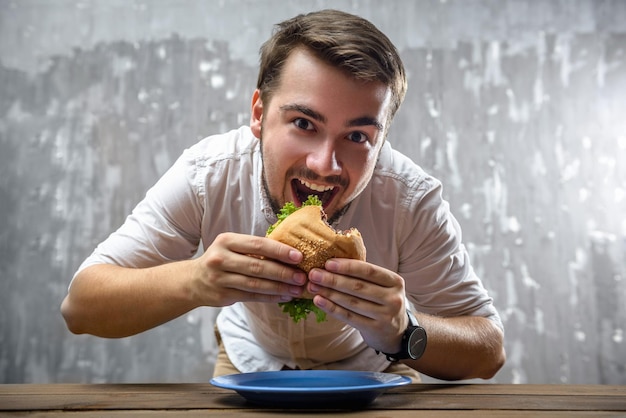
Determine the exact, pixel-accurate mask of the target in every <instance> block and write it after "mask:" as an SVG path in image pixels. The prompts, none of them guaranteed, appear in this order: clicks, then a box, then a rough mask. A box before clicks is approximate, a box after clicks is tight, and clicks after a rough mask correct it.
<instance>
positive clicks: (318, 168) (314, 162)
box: [307, 140, 341, 177]
mask: <svg viewBox="0 0 626 418" xmlns="http://www.w3.org/2000/svg"><path fill="white" fill-rule="evenodd" d="M307 167H308V168H309V169H310V170H312V171H314V172H315V173H317V174H318V175H319V176H322V177H326V176H336V175H339V174H341V163H340V162H339V158H338V155H337V149H336V147H335V144H334V143H333V141H330V140H328V141H324V142H319V143H317V144H316V146H315V147H314V148H313V149H312V150H311V151H310V152H309V155H308V156H307Z"/></svg>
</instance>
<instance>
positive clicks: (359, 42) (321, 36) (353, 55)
mask: <svg viewBox="0 0 626 418" xmlns="http://www.w3.org/2000/svg"><path fill="white" fill-rule="evenodd" d="M303 46H304V47H306V48H307V49H309V50H310V51H313V52H314V53H315V54H316V55H317V56H318V57H319V58H320V59H321V60H323V61H324V62H326V63H328V64H330V65H332V66H334V67H336V68H339V69H341V70H344V71H346V72H347V73H348V74H351V75H352V76H353V77H354V78H355V79H358V80H365V81H380V82H382V83H384V84H385V85H387V86H388V87H389V88H390V89H391V94H392V103H391V112H390V114H389V119H390V120H391V119H392V118H393V116H394V114H395V113H396V111H397V110H398V108H399V107H400V104H401V103H402V101H403V100H404V95H405V93H406V88H407V82H406V74H405V71H404V65H403V64H402V60H401V59H400V56H399V54H398V51H397V50H396V47H395V46H394V45H393V44H392V43H391V41H390V40H389V38H387V36H385V34H383V33H382V32H381V31H379V30H378V28H376V26H374V25H373V24H372V23H371V22H369V21H367V20H365V19H363V18H361V17H358V16H355V15H352V14H349V13H345V12H341V11H338V10H321V11H318V12H313V13H309V14H304V15H298V16H296V17H294V18H291V19H288V20H285V21H284V22H281V23H279V24H277V25H276V27H275V30H274V33H273V35H272V37H271V38H270V39H269V40H268V41H267V42H265V43H264V44H263V45H262V46H261V50H260V52H261V64H260V68H259V77H258V80H257V88H258V89H259V90H260V92H261V99H262V100H263V101H264V102H269V100H270V98H271V95H272V93H273V91H274V90H275V89H276V88H277V86H278V84H279V83H280V75H281V72H282V69H283V66H284V64H285V61H286V60H287V58H288V57H289V54H290V53H291V52H292V51H293V50H294V49H295V48H298V47H303Z"/></svg>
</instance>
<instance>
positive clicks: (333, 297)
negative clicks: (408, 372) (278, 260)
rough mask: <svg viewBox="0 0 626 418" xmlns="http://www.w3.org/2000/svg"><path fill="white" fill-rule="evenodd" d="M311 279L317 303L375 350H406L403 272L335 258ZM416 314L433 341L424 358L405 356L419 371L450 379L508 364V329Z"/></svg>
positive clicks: (483, 374)
mask: <svg viewBox="0 0 626 418" xmlns="http://www.w3.org/2000/svg"><path fill="white" fill-rule="evenodd" d="M309 279H310V281H311V282H312V284H310V285H309V287H308V289H309V291H311V292H312V293H315V294H316V296H315V298H314V302H315V304H316V305H317V306H319V307H320V308H321V309H323V310H324V311H326V312H327V313H328V314H329V315H332V316H334V317H335V318H337V319H339V320H341V321H344V322H346V323H348V324H349V325H351V326H353V327H354V328H356V329H358V330H359V331H360V333H361V335H362V336H363V339H364V340H365V342H366V343H367V344H368V345H369V346H370V347H372V348H373V349H375V350H378V351H381V352H386V353H397V352H398V351H400V341H401V339H402V334H403V333H404V330H405V329H406V328H407V325H408V318H407V315H406V309H407V306H406V303H405V297H404V295H405V289H404V280H403V279H402V277H400V276H399V275H398V274H396V273H394V272H392V271H389V270H386V269H384V268H382V267H379V266H375V265H373V264H370V263H367V262H361V261H356V260H347V259H335V260H332V261H329V262H327V263H326V269H325V270H322V269H314V270H312V271H311V273H309ZM416 316H417V318H418V321H419V322H420V325H421V326H423V327H424V328H425V329H426V333H427V336H428V343H427V345H426V351H425V352H424V354H423V356H422V357H421V358H420V359H418V360H411V361H407V360H405V361H404V362H405V363H406V364H407V365H408V366H410V367H412V368H414V369H415V370H417V371H419V372H422V373H424V374H427V375H429V376H432V377H435V378H438V379H445V380H460V379H471V378H483V379H488V378H491V377H493V375H494V374H495V373H496V372H497V371H498V370H499V369H500V368H501V367H502V365H503V364H504V361H505V352H504V347H503V333H502V331H501V330H500V328H499V327H498V326H497V325H495V324H494V323H493V322H492V321H491V320H489V319H486V318H483V317H479V316H453V317H447V318H442V317H436V316H431V315H426V314H423V313H418V314H417V315H416Z"/></svg>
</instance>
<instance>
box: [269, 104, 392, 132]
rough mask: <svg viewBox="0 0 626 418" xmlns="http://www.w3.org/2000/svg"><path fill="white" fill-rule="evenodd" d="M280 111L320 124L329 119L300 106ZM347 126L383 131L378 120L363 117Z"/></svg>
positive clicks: (288, 107) (286, 107) (286, 106)
mask: <svg viewBox="0 0 626 418" xmlns="http://www.w3.org/2000/svg"><path fill="white" fill-rule="evenodd" d="M280 110H282V111H285V112H288V111H296V112H300V113H303V114H305V115H307V116H308V117H310V118H312V119H315V120H316V121H318V122H322V123H326V121H327V119H326V117H325V116H324V115H322V114H321V113H319V112H316V111H315V110H313V109H311V108H310V107H307V106H303V105H299V104H295V103H294V104H286V105H283V106H281V107H280ZM346 126H349V127H356V126H374V127H375V128H376V129H378V130H379V131H382V130H383V125H382V123H380V122H379V121H378V120H376V118H372V117H370V116H361V117H360V118H356V119H352V120H350V121H349V122H348V123H347V124H346Z"/></svg>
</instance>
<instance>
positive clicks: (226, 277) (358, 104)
mask: <svg viewBox="0 0 626 418" xmlns="http://www.w3.org/2000/svg"><path fill="white" fill-rule="evenodd" d="M405 91H406V76H405V72H404V68H403V64H402V62H401V60H400V58H399V56H398V53H397V51H396V49H395V47H394V46H393V45H392V44H391V42H390V41H389V40H388V38H387V37H386V36H385V35H383V34H382V33H381V32H379V31H378V30H377V29H376V28H375V27H374V26H373V25H372V24H371V23H369V22H367V21H366V20H363V19H361V18H359V17H356V16H353V15H349V14H346V13H343V12H339V11H332V10H326V11H320V12H316V13H310V14H308V15H302V16H297V17H295V18H293V19H290V20H287V21H285V22H283V23H281V24H279V25H278V27H277V30H276V31H275V33H274V35H273V36H272V37H271V39H270V40H269V41H268V42H266V43H265V44H264V45H263V47H262V48H261V66H260V71H259V78H258V82H257V89H256V90H255V91H254V93H253V96H252V105H251V113H252V115H251V122H250V126H245V127H241V128H239V129H238V130H235V131H231V132H229V133H226V134H223V135H216V136H212V137H209V138H206V139H204V140H202V141H200V142H199V143H198V144H196V145H195V146H193V147H191V148H190V149H188V150H186V151H185V153H184V154H183V155H182V156H181V158H180V159H179V160H178V161H177V162H176V163H175V164H174V166H173V167H172V168H171V169H170V170H169V171H168V172H167V173H166V174H165V175H164V176H163V177H162V178H161V179H160V180H159V182H158V183H157V184H156V185H155V186H154V187H153V188H152V189H151V190H149V191H148V193H147V194H146V197H145V199H144V200H143V201H142V202H141V203H139V205H138V206H137V207H136V208H135V210H134V211H133V213H132V214H131V215H130V216H129V217H128V218H127V220H126V222H125V223H124V225H122V227H121V228H120V229H119V230H118V231H116V232H115V233H113V234H112V235H111V236H110V237H109V238H108V239H107V240H105V241H104V242H103V243H102V244H100V245H99V246H98V248H96V250H95V251H94V253H93V254H92V255H91V256H90V257H89V258H88V259H87V260H86V261H85V262H84V263H83V265H82V266H81V267H80V268H79V271H78V272H77V274H76V275H75V277H74V279H73V281H72V283H71V286H70V289H69V293H68V296H67V297H66V298H65V300H64V301H63V304H62V307H61V310H62V313H63V316H64V317H65V320H66V322H67V325H68V327H69V329H70V330H71V331H72V332H75V333H91V334H94V335H98V336H103V337H124V336H129V335H133V334H137V333H140V332H142V331H145V330H148V329H150V328H153V327H156V326H158V325H160V324H162V323H164V322H167V321H170V320H172V319H174V318H176V317H178V316H180V315H183V314H185V313H186V312H189V311H190V310H192V309H195V308H197V307H201V306H214V307H223V308H222V310H221V312H220V314H219V316H218V320H217V326H216V335H217V337H218V342H219V344H220V353H219V355H218V360H217V364H216V368H215V374H216V375H219V374H226V373H231V372H233V373H234V372H253V371H262V370H279V369H296V368H299V369H352V370H374V371H388V372H395V373H400V374H404V375H407V376H411V377H412V378H413V379H414V380H415V381H417V380H419V374H418V372H421V373H425V374H428V375H430V376H433V377H436V378H440V379H467V378H476V377H479V378H490V377H492V376H493V375H494V374H495V373H496V372H497V371H498V370H499V369H500V367H501V366H502V364H503V363H504V359H505V354H504V349H503V331H502V324H501V321H500V318H499V316H498V313H497V312H496V310H495V308H494V307H493V304H492V300H491V298H490V297H489V296H488V295H487V293H486V291H485V289H484V288H483V287H482V285H481V282H480V280H479V279H478V278H477V277H476V276H475V274H474V272H473V270H472V268H471V266H470V263H469V257H468V254H467V252H466V250H465V248H464V247H463V245H462V243H461V232H460V230H459V226H458V224H457V222H456V220H455V219H454V218H453V216H452V215H451V214H450V213H449V211H448V205H447V203H446V202H445V201H443V200H442V197H441V184H440V183H439V182H438V181H437V180H436V179H433V178H432V177H430V176H428V175H427V174H426V173H424V172H423V171H422V170H421V169H420V168H419V167H418V166H416V165H415V164H414V163H413V162H411V161H410V160H409V159H408V158H406V157H404V156H402V155H401V154H400V153H398V152H396V151H394V150H393V149H392V148H391V145H390V144H389V142H387V141H386V140H385V138H386V134H387V132H388V130H389V125H390V123H391V121H392V119H393V116H394V114H395V112H396V110H397V109H398V107H399V106H400V104H401V102H402V100H403V98H404V94H405ZM311 194H314V195H317V196H318V197H319V198H320V199H321V200H322V202H323V206H324V209H325V211H326V213H327V214H328V215H329V218H330V219H331V221H332V222H333V225H334V226H335V227H336V228H338V229H347V228H348V227H352V226H354V227H356V228H358V229H359V230H360V231H361V233H362V235H363V237H364V241H365V245H366V248H367V262H364V261H357V260H349V259H333V260H330V261H328V262H327V263H326V266H325V269H313V270H312V271H311V272H310V273H309V274H308V277H307V276H306V275H305V274H304V272H302V271H301V270H299V269H297V268H295V265H296V264H297V263H298V262H299V261H300V260H301V258H302V254H301V253H300V252H299V251H297V250H296V249H294V248H291V247H288V246H287V245H284V244H281V243H279V242H276V241H274V240H271V239H268V238H265V237H264V235H265V231H266V230H267V228H268V226H269V225H271V224H272V223H274V222H275V221H276V213H277V212H278V210H279V209H280V208H281V207H282V205H283V204H284V203H285V202H287V201H293V202H295V203H296V205H297V206H299V205H300V204H301V203H302V202H303V201H304V200H305V199H306V198H307V196H308V195H311ZM201 242H202V243H203V244H204V245H205V247H206V249H205V251H204V252H203V253H202V255H201V256H199V257H193V256H194V255H195V254H196V251H197V248H198V246H199V245H200V243H201ZM305 287H306V288H307V290H309V291H310V292H311V293H313V294H315V297H314V303H315V305H316V306H318V307H319V308H321V309H322V310H323V311H325V312H326V313H327V317H328V321H326V322H323V323H321V324H320V323H317V322H316V321H315V318H308V319H307V320H305V321H300V322H299V323H295V322H293V321H292V320H291V319H290V318H289V317H288V316H287V315H285V314H284V313H282V312H281V308H280V307H279V306H278V303H279V302H285V301H289V300H291V299H292V298H297V297H298V296H300V295H301V294H302V292H303V290H304V288H305ZM411 304H412V305H414V308H415V316H416V317H417V318H416V319H417V322H419V326H418V325H417V323H416V321H415V319H414V318H413V317H412V315H409V312H410V311H411V307H410V305H411ZM383 353H386V355H385V354H383ZM398 360H400V361H398Z"/></svg>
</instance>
